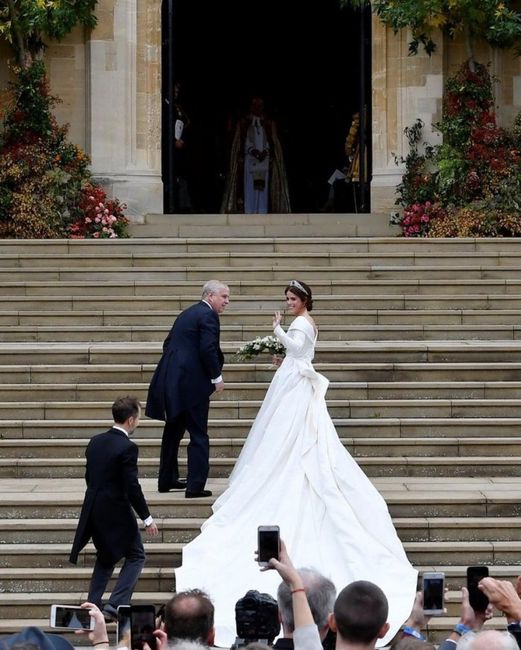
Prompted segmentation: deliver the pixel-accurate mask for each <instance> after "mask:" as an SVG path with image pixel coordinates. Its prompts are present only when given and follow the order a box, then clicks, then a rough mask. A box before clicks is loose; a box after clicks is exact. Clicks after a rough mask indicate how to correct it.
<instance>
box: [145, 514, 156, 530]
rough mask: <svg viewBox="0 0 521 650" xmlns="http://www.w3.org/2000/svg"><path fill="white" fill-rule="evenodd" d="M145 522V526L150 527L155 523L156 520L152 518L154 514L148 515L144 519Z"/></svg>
mask: <svg viewBox="0 0 521 650" xmlns="http://www.w3.org/2000/svg"><path fill="white" fill-rule="evenodd" d="M143 523H144V524H145V526H146V527H147V528H148V527H149V526H150V525H151V524H153V523H154V520H153V519H152V515H150V517H147V518H146V519H145V520H143Z"/></svg>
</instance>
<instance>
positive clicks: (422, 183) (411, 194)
mask: <svg viewBox="0 0 521 650" xmlns="http://www.w3.org/2000/svg"><path fill="white" fill-rule="evenodd" d="M423 127H424V123H423V122H422V120H420V119H418V120H416V122H415V123H414V124H413V125H412V126H410V127H406V128H405V129H404V133H405V136H406V137H407V142H408V144H409V153H408V154H407V156H406V157H405V158H403V157H401V156H395V157H394V160H395V162H396V164H397V165H404V166H405V172H404V174H403V177H402V182H401V183H400V184H399V185H398V187H397V188H396V195H397V199H396V203H397V204H401V205H403V206H406V205H411V204H413V203H415V202H420V203H423V202H424V201H427V200H428V199H430V198H431V197H432V195H433V190H434V181H435V178H434V176H433V175H432V174H430V173H429V171H430V168H431V162H432V158H433V155H434V148H433V147H432V146H430V145H426V146H424V147H423V153H421V152H420V143H421V139H422V132H423Z"/></svg>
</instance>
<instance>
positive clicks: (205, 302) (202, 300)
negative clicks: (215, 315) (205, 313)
mask: <svg viewBox="0 0 521 650" xmlns="http://www.w3.org/2000/svg"><path fill="white" fill-rule="evenodd" d="M201 302H204V304H205V305H208V307H210V309H213V307H212V305H210V303H209V302H208V300H205V299H204V298H201Z"/></svg>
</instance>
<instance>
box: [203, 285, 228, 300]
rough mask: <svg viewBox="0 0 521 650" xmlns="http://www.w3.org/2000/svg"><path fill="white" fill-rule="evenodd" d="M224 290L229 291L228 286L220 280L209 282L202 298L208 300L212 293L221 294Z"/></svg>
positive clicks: (204, 287) (204, 288)
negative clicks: (207, 297)
mask: <svg viewBox="0 0 521 650" xmlns="http://www.w3.org/2000/svg"><path fill="white" fill-rule="evenodd" d="M222 289H228V285H227V284H224V282H221V281H220V280H208V282H205V284H204V286H203V295H202V298H203V299H204V298H206V296H209V295H210V294H211V293H219V291H221V290H222Z"/></svg>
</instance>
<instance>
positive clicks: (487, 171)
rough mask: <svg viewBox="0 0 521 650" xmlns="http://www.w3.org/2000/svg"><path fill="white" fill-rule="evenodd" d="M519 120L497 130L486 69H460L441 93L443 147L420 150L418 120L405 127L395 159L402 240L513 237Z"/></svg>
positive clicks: (519, 206) (519, 207)
mask: <svg viewBox="0 0 521 650" xmlns="http://www.w3.org/2000/svg"><path fill="white" fill-rule="evenodd" d="M520 125H521V117H519V119H518V120H516V124H515V125H514V129H512V130H507V129H504V128H502V127H499V126H498V125H497V122H496V115H495V112H494V103H493V94H492V80H491V78H490V74H489V72H488V69H487V67H486V66H483V65H480V64H476V65H475V70H474V71H472V70H470V68H469V66H468V65H467V64H465V65H463V66H462V67H461V68H460V70H458V71H457V72H456V74H455V75H454V76H453V77H451V78H450V79H449V80H448V82H447V85H446V88H445V98H444V103H443V118H442V120H441V121H440V122H438V124H436V125H435V128H436V129H437V130H438V131H439V132H440V133H441V134H442V135H443V144H440V145H436V146H430V147H428V146H426V147H424V153H422V152H420V148H419V147H420V142H421V130H422V127H423V123H422V122H421V121H420V120H417V122H416V124H415V125H414V127H410V128H409V129H406V130H405V135H406V136H407V139H408V142H409V148H410V152H409V154H408V155H407V157H406V158H397V162H399V163H404V164H405V173H404V175H403V178H402V182H401V184H400V185H399V186H398V188H397V201H396V202H397V204H400V205H402V207H403V213H402V214H399V215H398V216H397V219H396V220H394V221H393V223H397V224H399V225H400V227H401V229H402V234H403V235H404V236H405V237H512V236H514V237H517V236H519V233H520V232H521V200H520V199H519V197H520V196H521V129H520Z"/></svg>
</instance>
